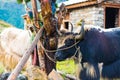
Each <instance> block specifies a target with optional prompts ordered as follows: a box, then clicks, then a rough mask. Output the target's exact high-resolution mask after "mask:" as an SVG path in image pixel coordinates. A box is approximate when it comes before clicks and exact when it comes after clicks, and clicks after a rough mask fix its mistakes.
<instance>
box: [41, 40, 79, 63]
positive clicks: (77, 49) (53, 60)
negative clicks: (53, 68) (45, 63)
mask: <svg viewBox="0 0 120 80" xmlns="http://www.w3.org/2000/svg"><path fill="white" fill-rule="evenodd" d="M79 42H80V41H78V42H76V43H74V44H73V45H71V46H69V47H66V48H63V49H56V50H47V49H45V47H44V46H43V45H42V43H41V42H40V45H41V47H42V49H43V50H44V51H45V54H46V56H47V57H48V58H49V60H51V61H52V62H54V63H56V60H55V59H53V58H51V57H50V56H49V55H48V54H47V52H56V51H62V50H67V49H70V48H72V47H74V46H76V44H78V43H79ZM79 49H80V47H78V48H77V47H76V52H75V53H74V55H73V56H72V57H75V55H76V54H77V52H78V51H79Z"/></svg>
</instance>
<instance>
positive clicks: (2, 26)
mask: <svg viewBox="0 0 120 80" xmlns="http://www.w3.org/2000/svg"><path fill="white" fill-rule="evenodd" d="M8 27H13V26H12V25H10V24H8V23H6V22H4V21H1V20H0V33H1V31H2V30H3V29H5V28H8Z"/></svg>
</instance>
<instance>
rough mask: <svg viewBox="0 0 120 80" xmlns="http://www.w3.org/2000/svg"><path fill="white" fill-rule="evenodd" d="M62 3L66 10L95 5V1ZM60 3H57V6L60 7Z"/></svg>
mask: <svg viewBox="0 0 120 80" xmlns="http://www.w3.org/2000/svg"><path fill="white" fill-rule="evenodd" d="M62 3H64V4H65V5H66V8H67V9H74V8H78V7H84V6H89V5H94V4H97V0H69V1H65V2H62ZM62 3H59V4H58V6H60V5H61V4H62Z"/></svg>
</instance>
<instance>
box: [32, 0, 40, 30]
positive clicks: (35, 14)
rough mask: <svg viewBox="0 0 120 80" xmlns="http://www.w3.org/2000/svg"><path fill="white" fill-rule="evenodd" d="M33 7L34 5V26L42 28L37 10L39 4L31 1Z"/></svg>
mask: <svg viewBox="0 0 120 80" xmlns="http://www.w3.org/2000/svg"><path fill="white" fill-rule="evenodd" d="M31 5H32V12H33V19H34V21H33V22H34V25H35V27H37V28H40V25H39V15H38V10H37V2H36V0H31Z"/></svg>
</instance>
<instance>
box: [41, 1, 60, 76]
mask: <svg viewBox="0 0 120 80" xmlns="http://www.w3.org/2000/svg"><path fill="white" fill-rule="evenodd" d="M39 1H40V3H41V5H40V6H41V14H42V17H43V25H44V28H45V32H44V40H43V41H44V47H45V48H46V49H48V50H55V49H57V45H58V39H57V36H58V35H57V30H56V27H58V26H57V25H58V21H57V19H56V18H55V15H54V14H53V12H52V6H51V3H52V2H55V0H39ZM46 54H48V56H49V57H51V58H54V54H55V52H46ZM45 68H46V73H47V74H49V73H50V72H51V71H52V70H53V69H56V63H54V62H53V61H51V60H50V59H49V58H48V57H47V56H46V55H45Z"/></svg>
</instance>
